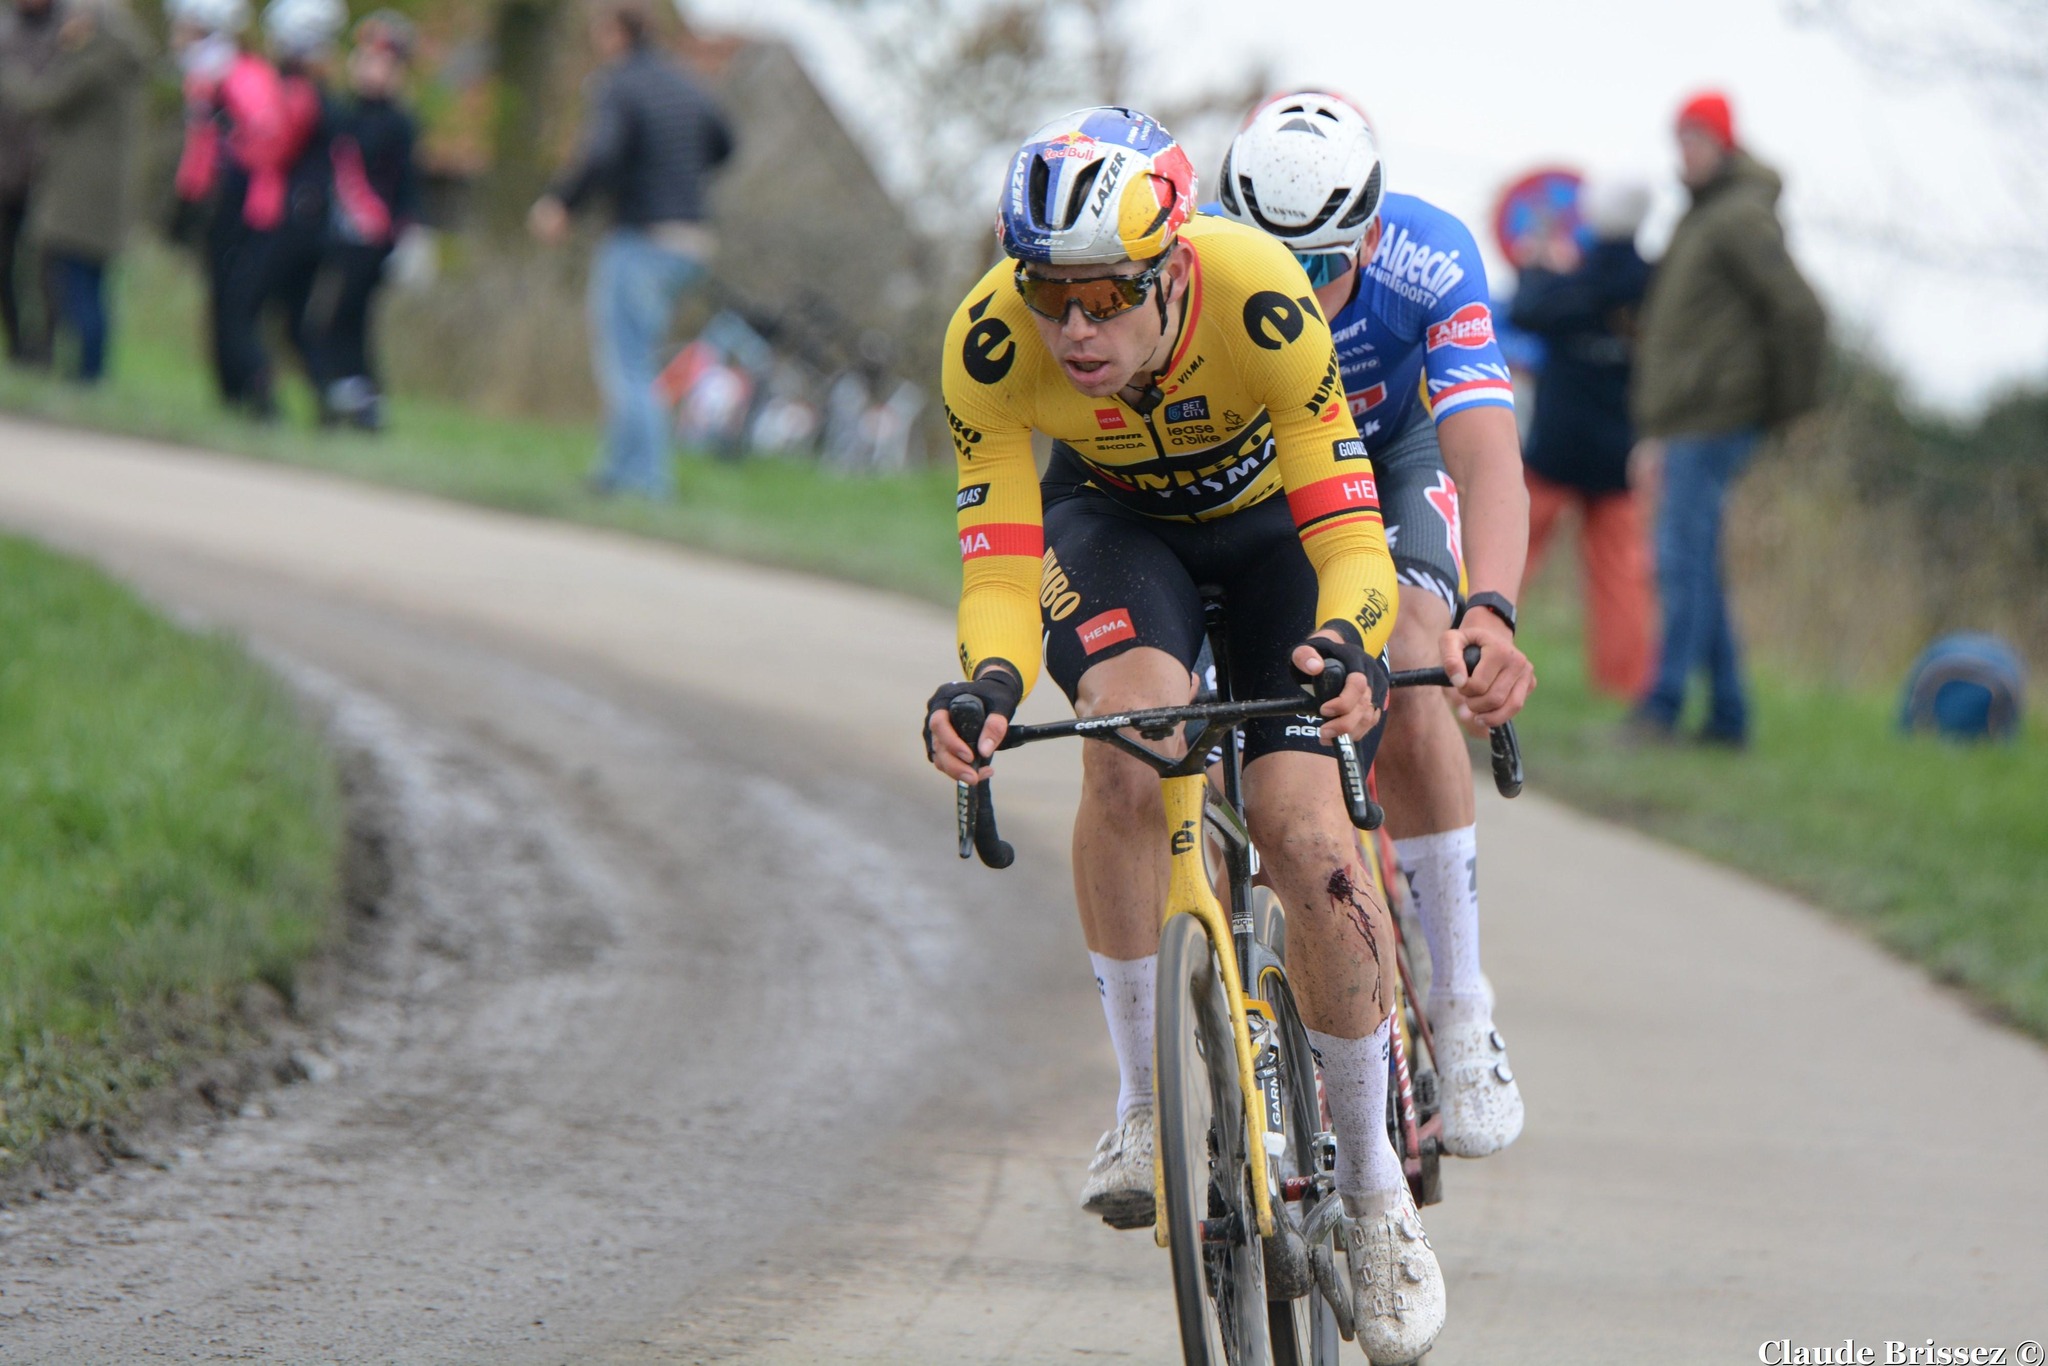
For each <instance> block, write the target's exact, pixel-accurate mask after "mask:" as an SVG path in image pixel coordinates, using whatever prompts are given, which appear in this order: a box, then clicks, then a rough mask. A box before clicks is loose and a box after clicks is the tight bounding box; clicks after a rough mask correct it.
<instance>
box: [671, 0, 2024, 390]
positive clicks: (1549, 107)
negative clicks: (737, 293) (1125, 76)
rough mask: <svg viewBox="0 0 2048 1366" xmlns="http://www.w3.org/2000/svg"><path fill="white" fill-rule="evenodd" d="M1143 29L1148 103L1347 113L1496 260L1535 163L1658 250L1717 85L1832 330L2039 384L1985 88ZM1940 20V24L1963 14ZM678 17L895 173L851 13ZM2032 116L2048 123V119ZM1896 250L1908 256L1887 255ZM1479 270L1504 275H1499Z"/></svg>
mask: <svg viewBox="0 0 2048 1366" xmlns="http://www.w3.org/2000/svg"><path fill="white" fill-rule="evenodd" d="M1133 9H1134V13H1135V15H1136V16H1137V18H1138V24H1137V30H1138V31H1140V32H1142V33H1144V34H1146V35H1147V37H1146V39H1145V41H1144V42H1142V43H1141V44H1140V45H1139V64H1138V68H1137V70H1136V71H1135V72H1134V75H1133V79H1134V86H1135V89H1134V91H1133V95H1132V98H1133V99H1134V100H1136V101H1137V102H1138V103H1140V104H1143V103H1144V102H1146V100H1147V99H1148V98H1149V99H1161V98H1170V97H1172V96H1173V95H1174V94H1176V93H1179V92H1183V91H1185V90H1187V89H1189V88H1191V87H1194V86H1197V85H1200V84H1202V83H1204V82H1209V81H1214V80H1217V79H1220V78H1224V77H1227V76H1228V75H1229V74H1231V73H1232V72H1234V71H1239V70H1243V69H1244V68H1246V67H1247V66H1249V65H1251V64H1253V63H1255V62H1256V61H1258V60H1261V59H1263V60H1264V61H1265V62H1266V63H1267V64H1268V65H1270V67H1271V69H1272V70H1273V71H1274V72H1275V73H1276V76H1277V79H1278V81H1279V82H1280V84H1281V85H1283V86H1288V85H1321V86H1325V87H1328V88H1332V89H1337V90H1342V91H1345V92H1347V93H1349V94H1351V95H1353V96H1354V97H1355V98H1356V99H1358V100H1359V101H1360V102H1361V103H1362V104H1363V105H1364V106H1365V107H1366V109H1367V111H1368V112H1369V113H1371V115H1372V116H1373V119H1374V122H1375V124H1376V125H1377V126H1378V128H1379V131H1380V134H1381V141H1382V144H1383V152H1384V155H1385V158H1386V163H1387V174H1388V184H1389V186H1390V187H1391V188H1393V189H1397V190H1402V191H1406V192H1408V193H1412V194H1419V195H1422V196H1423V197H1425V198H1428V199H1431V200H1433V201H1435V202H1436V203H1438V204H1440V205H1442V206H1443V207H1444V208H1447V209H1450V210H1451V211H1453V212H1455V213H1457V214H1459V215H1461V216H1462V217H1464V218H1465V220H1466V222H1467V223H1468V224H1469V225H1470V226H1471V227H1472V229H1473V231H1474V233H1475V234H1476V235H1478V236H1479V238H1480V241H1481V244H1482V246H1484V247H1485V248H1486V249H1487V250H1488V251H1489V252H1492V251H1493V243H1492V240H1491V238H1492V233H1491V230H1490V228H1489V227H1488V226H1487V225H1488V223H1489V222H1490V214H1491V208H1492V205H1493V202H1494V198H1495V196H1496V194H1497V193H1498V191H1499V188H1500V186H1501V185H1502V184H1504V183H1505V182H1506V181H1508V180H1510V179H1512V178H1513V177H1514V176H1515V175H1517V174H1519V173H1521V172H1523V171H1526V170H1529V169H1532V168H1534V167H1536V166H1539V165H1546V164H1564V165H1571V166H1577V167H1581V168H1588V169H1602V170H1608V171H1622V172H1632V173H1637V174H1640V175H1642V176H1643V177H1644V178H1645V179H1647V180H1649V181H1651V182H1652V183H1653V184H1655V185H1657V186H1658V187H1659V188H1660V190H1661V192H1662V197H1661V199H1660V212H1659V214H1658V215H1657V217H1656V218H1653V221H1652V224H1651V226H1650V228H1649V229H1648V230H1647V231H1646V234H1645V240H1646V242H1647V243H1649V244H1651V245H1655V244H1656V243H1657V242H1658V241H1659V240H1660V239H1661V236H1662V234H1663V233H1665V232H1668V231H1669V224H1670V222H1671V220H1672V219H1673V218H1675V216H1676V214H1677V213H1678V212H1679V210H1680V209H1681V208H1682V204H1683V200H1682V195H1681V192H1680V190H1679V188H1678V185H1677V182H1676V179H1675V176H1674V170H1675V159H1676V158H1675V151H1674V149H1673V146H1672V142H1671V137H1670V121H1671V115H1672V112H1673V111H1674V110H1675V109H1676V107H1677V105H1678V103H1679V102H1680V101H1681V100H1682V99H1683V97H1685V96H1686V95H1688V94H1690V93H1692V92H1694V91H1695V90H1697V89H1700V88H1702V87H1706V86H1714V87H1718V88H1720V89H1722V90H1724V91H1726V92H1727V93H1728V95H1729V96H1730V98H1731V100H1732V101H1733V103H1734V106H1735V112H1736V126H1737V132H1738V135H1739V136H1741V137H1742V138H1743V140H1744V141H1745V142H1746V143H1747V144H1748V145H1749V146H1750V147H1751V149H1752V150H1754V151H1755V152H1756V153H1757V155H1759V156H1760V157H1762V158H1763V159H1764V160H1765V161H1766V162H1769V163H1770V164H1772V165H1774V166H1775V167H1777V169H1778V170H1779V171H1781V172H1782V173H1783V174H1784V176H1785V180H1786V194H1785V200H1784V204H1783V209H1784V213H1785V216H1786V219H1787V221H1788V223H1789V225H1790V230H1791V233H1792V242H1793V250H1794V253H1795V254H1796V255H1797V256H1798V258H1799V260H1800V261H1801V263H1802V264H1803V265H1804V266H1805V267H1806V268H1807V270H1808V272H1809V274H1810V275H1811V277H1812V278H1813V279H1814V281H1815V283H1816V284H1817V286H1818V287H1819V288H1820V290H1821V292H1822V294H1823V296H1824V297H1825V298H1826V299H1827V300H1828V302H1829V304H1830V305H1831V307H1832V309H1833V311H1834V314H1835V318H1836V322H1837V325H1838V327H1840V328H1841V329H1842V330H1843V331H1844V332H1845V333H1847V334H1848V335H1851V336H1852V337H1860V338H1863V339H1864V340H1865V341H1866V342H1867V343H1868V344H1869V345H1871V346H1872V347H1874V348H1875V349H1876V350H1878V351H1879V352H1880V353H1881V354H1882V355H1883V356H1885V357H1886V359H1887V360H1889V361H1890V362H1891V363H1892V364H1893V366H1894V367H1895V368H1896V369H1898V370H1899V371H1900V372H1901V373H1902V374H1903V375H1904V376H1905V378H1906V379H1907V381H1908V384H1909V385H1910V387H1911V390H1912V392H1913V393H1914V394H1915V395H1916V396H1917V397H1918V398H1920V399H1921V400H1922V401H1924V402H1927V403H1929V404H1933V405H1937V406H1940V407H1944V408H1948V409H1952V410H1961V411H1968V410H1970V409H1973V408H1976V407H1978V406H1981V404H1982V403H1983V402H1984V401H1985V400H1986V399H1987V398H1988V397H1990V396H1991V395H1992V394H1994V393H1995V392H1996V391H1997V390H1998V389H1999V388H2001V387H2003V386H2007V385H2011V384H2013V383H2015V382H2018V381H2022V380H2027V379H2048V276H2044V275H2042V274H2040V273H2036V274H2034V275H2031V276H2029V275H2026V274H2023V273H2015V267H2014V265H2013V263H2011V262H2010V261H2000V260H1998V259H1996V257H1997V255H1998V253H2001V252H2003V251H2006V250H2009V249H2011V248H2013V247H2014V246H2015V245H2018V244H2025V245H2027V246H2029V247H2038V244H2040V243H2042V242H2044V241H2048V232H2044V231H2043V229H2042V227H2041V226H2040V225H2039V223H2038V221H2030V219H2029V216H2028V215H2027V214H2025V213H2024V212H2023V209H2022V206H2023V204H2024V203H2025V202H2026V200H2027V195H2026V194H2025V193H2024V192H2023V190H2022V189H2020V188H2016V187H2022V186H2024V185H2025V184H2026V183H2027V182H2026V181H2025V180H2024V179H2023V177H2026V176H2030V177H2032V180H2031V185H2032V188H2033V190H2034V191H2035V192H2036V194H2037V197H2042V198H2048V161H2044V159H2043V153H2042V152H2041V151H2040V150H2038V148H2039V146H2040V144H2039V141H2038V138H2039V135H2040V133H2041V131H2042V129H2041V126H2040V124H2041V120H2040V119H2039V118H2035V119H2033V120H2031V121H2025V120H2016V119H2015V118H2014V117H2013V116H2012V110H2011V109H2010V108H1995V107H1994V106H1993V104H1992V103H1991V102H1990V100H1989V98H1988V97H1987V95H1986V93H1985V89H1984V86H1983V83H1982V82H1976V83H1971V82H1967V81H1962V80H1955V81H1942V80H1930V79H1924V78H1918V79H1910V80H1909V79H1904V78H1901V77H1899V76H1897V75H1893V74H1886V73H1883V72H1880V71H1876V70H1873V69H1872V68H1871V67H1870V66H1869V65H1868V64H1866V63H1865V62H1864V61H1862V60H1859V59H1858V58H1857V57H1856V56H1855V55H1853V54H1852V53H1851V52H1850V50H1849V49H1848V47H1847V46H1846V45H1845V44H1844V43H1843V42H1842V40H1841V39H1840V37H1839V36H1838V35H1836V34H1835V33H1833V32H1831V31H1829V30H1828V29H1825V28H1823V27H1819V26H1815V25H1811V24H1802V23H1800V22H1797V21H1796V20H1795V18H1794V17H1792V15H1791V14H1790V13H1789V12H1788V11H1789V10H1790V9H1791V4H1790V3H1788V0H1714V3H1711V4H1690V3H1686V4H1670V3H1650V4H1646V3H1643V0H1575V3H1572V4H1570V5H1554V6H1537V5H1530V4H1528V3H1526V0H1523V2H1522V3H1510V0H1463V3H1460V4H1458V5H1456V6H1446V5H1432V4H1425V3H1417V2H1416V0H1410V2H1409V3H1406V4H1400V5H1390V4H1384V3H1371V2H1369V3H1358V2H1357V0H1348V2H1347V0H1263V3H1260V4H1258V5H1256V6H1253V5H1250V4H1246V3H1243V0H1134V5H1133ZM1938 9H1939V11H1940V12H1941V13H1942V14H1943V15H1944V16H1948V20H1947V21H1952V19H1953V16H1954V15H1955V14H1956V13H1957V12H1958V11H1961V10H1967V9H1968V3H1967V0H1966V2H1965V3H1963V4H1961V5H1959V6H1941V7H1938ZM685 10H686V12H687V13H688V14H689V15H690V16H691V17H692V18H693V19H694V20H696V21H697V22H700V23H703V24H705V25H707V26H716V27H721V28H725V27H731V28H746V29H755V30H766V31H769V32H774V33H778V34H780V35H782V36H785V37H787V38H789V39H790V40H791V41H792V42H794V43H795V44H796V46H797V48H798V50H799V52H800V53H802V55H803V56H804V57H805V59H806V61H807V63H808V64H809V65H810V67H811V69H812V70H813V72H814V73H815V74H816V76H817V77H818V79H819V80H820V82H821V83H822V84H823V85H824V86H825V88H826V93H827V94H828V96H830V97H831V98H832V99H833V101H834V104H835V105H836V106H837V107H838V108H839V110H840V112H841V114H842V116H843V117H844V118H845V119H846V120H847V122H848V123H849V125H850V126H852V127H853V129H854V131H855V132H856V135H864V136H865V140H866V141H867V142H868V144H869V145H870V147H871V148H872V149H874V150H875V152H876V154H877V159H878V161H880V162H881V163H882V164H883V169H884V172H885V174H887V173H888V172H889V170H890V167H889V165H888V158H889V152H888V147H889V145H890V141H891V140H890V139H889V137H888V130H889V129H890V128H891V127H892V126H894V125H895V121H896V120H898V119H901V118H904V117H909V116H913V115H911V113H910V111H906V110H903V109H901V108H900V107H899V106H896V105H894V104H892V94H891V92H889V91H887V90H884V89H879V88H877V86H876V85H875V83H874V81H873V77H872V73H871V72H870V71H869V70H868V69H867V67H866V66H865V64H864V63H863V62H861V61H860V59H859V57H858V52H859V46H858V43H857V42H854V41H851V40H850V39H849V35H848V31H847V30H846V28H845V27H844V23H845V21H844V19H843V11H841V10H838V9H835V8H833V7H831V6H830V5H828V4H824V3H821V0H685ZM1567 15H1568V16H1569V18H1566V17H1563V16H1567ZM2037 36H2038V35H2037ZM2036 98H2037V99H2039V100H2040V101H2041V102H2042V104H2043V105H2048V95H2037V96H2036ZM2038 108H2039V106H2037V110H2038ZM1059 112H1060V110H1058V109H1056V108H1048V109H1047V110H1046V111H1045V113H1046V115H1047V116H1048V117H1049V116H1051V115H1053V114H1057V113H1059ZM2029 122H2030V123H2031V126H2030V127H2029V126H2028V124H2029ZM1028 131H1029V130H1028V129H1021V128H1020V129H1019V130H1018V133H1019V136H1020V138H1021V136H1022V135H1023V134H1024V133H1025V132H1028ZM2030 132H2031V134H2032V135H2033V136H2032V137H2029V133H2030ZM897 145H900V142H899V143H898V144H897ZM1189 150H1190V152H1191V153H1192V154H1193V155H1194V156H1195V157H1196V165H1197V169H1198V170H1200V171H1201V173H1202V174H1203V177H1204V180H1205V182H1206V181H1207V180H1209V179H1211V178H1213V175H1214V171H1215V162H1216V160H1217V159H1218V154H1219V153H1220V151H1221V148H1220V147H1210V146H1206V145H1203V143H1202V142H1200V141H1196V142H1195V143H1194V145H1192V146H1191V147H1190V149H1189ZM1205 188H1206V187H1205ZM995 189H996V187H995V185H994V184H993V183H992V184H991V185H990V186H989V187H987V193H988V198H989V201H990V205H991V209H993V205H994V197H995ZM1888 238H1893V239H1897V244H1895V245H1883V244H1882V243H1883V241H1884V240H1885V239H1888ZM2043 250H2044V253H2048V249H2043ZM1490 268H1491V269H1494V270H1496V271H1499V270H1502V269H1503V268H1502V267H1501V266H1500V263H1499V262H1498V261H1497V260H1496V261H1494V262H1493V263H1492V264H1491V267H1490ZM2037 269H2038V267H2037Z"/></svg>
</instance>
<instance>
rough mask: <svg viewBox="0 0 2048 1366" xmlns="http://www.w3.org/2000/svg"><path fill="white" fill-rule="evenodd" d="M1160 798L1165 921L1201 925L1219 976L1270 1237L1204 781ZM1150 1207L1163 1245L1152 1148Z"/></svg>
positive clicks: (1178, 786) (1257, 1193)
mask: <svg viewBox="0 0 2048 1366" xmlns="http://www.w3.org/2000/svg"><path fill="white" fill-rule="evenodd" d="M1159 790H1160V795H1161V796H1162V797H1163V798H1165V801H1166V829H1167V839H1168V850H1169V852H1170V854H1171V857H1172V863H1171V865H1170V866H1171V870H1172V871H1171V879H1170V881H1169V882H1168V884H1167V889H1166V916H1165V917H1163V918H1162V921H1161V923H1162V924H1163V923H1164V921H1165V919H1170V918H1171V917H1173V916H1175V915H1178V914H1181V913H1183V912H1185V913H1186V914H1188V915H1192V916H1194V917H1195V919H1197V920H1199V921H1201V922H1202V928H1203V929H1204V930H1205V931H1206V932H1207V933H1208V936H1209V948H1210V951H1211V952H1212V953H1214V954H1215V957H1216V965H1217V971H1218V972H1220V973H1222V974H1223V998H1224V1000H1225V1002H1227V1003H1228V1005H1229V1008H1230V1034H1231V1038H1232V1040H1233V1041H1234V1042H1235V1043H1236V1046H1237V1081H1238V1086H1239V1088H1240V1090H1242V1092H1243V1104H1244V1126H1245V1143H1246V1146H1247V1148H1248V1149H1249V1151H1250V1154H1251V1157H1252V1160H1253V1161H1254V1162H1255V1163H1256V1164H1257V1168H1258V1170H1257V1177H1258V1179H1257V1180H1255V1181H1253V1182H1252V1210H1253V1212H1254V1213H1255V1214H1256V1215H1257V1216H1258V1232H1259V1236H1260V1237H1261V1238H1270V1237H1272V1236H1273V1200H1272V1194H1271V1192H1270V1191H1268V1190H1267V1187H1268V1186H1269V1185H1270V1184H1271V1182H1270V1181H1269V1180H1268V1178H1267V1170H1268V1167H1267V1164H1268V1156H1267V1149H1266V1097H1265V1094H1264V1088H1262V1087H1261V1086H1260V1085H1259V1078H1258V1073H1257V1066H1256V1061H1255V1058H1254V1055H1253V1052H1252V1037H1251V1028H1250V1025H1249V1024H1248V1023H1247V1021H1246V1018H1245V994H1244V983H1243V981H1242V980H1241V979H1240V978H1239V976H1238V971H1237V950H1236V946H1235V942H1234V940H1233V938H1232V935H1231V928H1230V919H1229V917H1227V916H1226V915H1224V913H1223V906H1222V904H1221V903H1220V902H1218V901H1217V900H1216V891H1215V889H1214V888H1213V887H1211V886H1210V885H1209V874H1208V869H1207V868H1206V867H1204V866H1203V861H1202V807H1203V803H1204V802H1205V801H1206V800H1207V793H1208V778H1207V777H1206V776H1204V775H1203V774H1201V773H1199V772H1198V773H1189V774H1182V775H1179V776H1175V777H1163V778H1161V780H1160V783H1159ZM1152 1188H1153V1196H1154V1203H1153V1208H1154V1209H1156V1210H1158V1211H1159V1217H1158V1218H1157V1219H1156V1220H1155V1221H1154V1223H1153V1228H1152V1237H1153V1241H1154V1242H1156V1243H1157V1244H1158V1245H1159V1246H1160V1247H1165V1246H1166V1237H1167V1235H1166V1168H1165V1166H1164V1165H1163V1164H1162V1163H1161V1162H1160V1160H1159V1154H1158V1150H1157V1148H1156V1147H1155V1149H1154V1150H1153V1155H1152Z"/></svg>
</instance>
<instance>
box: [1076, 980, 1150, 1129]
mask: <svg viewBox="0 0 2048 1366" xmlns="http://www.w3.org/2000/svg"><path fill="white" fill-rule="evenodd" d="M1088 959H1089V961H1090V962H1092V963H1094V964H1095V989H1096V990H1097V991H1099V992H1101V993H1102V1013H1103V1015H1104V1016H1106V1017H1107V1018H1108V1020H1109V1046H1110V1047H1111V1048H1114V1049H1115V1050H1116V1066H1117V1071H1118V1072H1119V1073H1120V1074H1121V1075H1122V1077H1123V1085H1122V1086H1121V1087H1120V1088H1119V1089H1118V1091H1117V1094H1116V1122H1117V1123H1119V1124H1121V1123H1123V1122H1124V1116H1125V1115H1127V1114H1129V1113H1130V1112H1131V1107H1132V1106H1134V1105H1150V1104H1151V1103H1152V1010H1153V1002H1154V1001H1155V999H1156V998H1157V992H1158V987H1157V982H1158V978H1159V955H1158V954H1156V953H1154V954H1149V955H1147V956H1146V957H1144V958H1108V957H1105V956H1103V955H1102V954H1099V953H1094V952H1091V953H1089V955H1088Z"/></svg>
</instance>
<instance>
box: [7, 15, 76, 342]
mask: <svg viewBox="0 0 2048 1366" xmlns="http://www.w3.org/2000/svg"><path fill="white" fill-rule="evenodd" d="M61 22H62V21H61V19H60V16H59V15H58V13H57V6H56V4H55V0H14V4H13V6H12V7H10V8H7V9H0V67H9V68H13V69H15V70H18V71H21V72H24V73H25V74H27V75H30V76H39V75H41V74H42V73H43V72H44V71H46V70H48V69H49V66H50V63H51V61H53V60H54V59H55V58H56V55H57V33H58V29H59V27H60V25H61ZM36 151H37V147H36V125H35V120H34V119H33V118H31V117H30V116H29V115H27V114H25V113H21V112H19V111H17V110H15V109H13V108H12V107H10V106H8V105H5V104H0V330H4V331H5V333H6V337H7V359H9V360H10V361H13V362H14V363H15V364H17V365H21V364H34V363H38V362H40V361H42V360H43V359H44V355H43V337H44V332H45V329H46V327H47V325H48V319H49V315H50V314H51V313H53V312H55V311H56V310H55V309H53V308H51V307H50V306H49V305H48V304H47V303H46V304H45V305H44V308H43V310H42V315H41V316H40V317H38V316H36V315H35V314H34V313H33V312H29V313H24V312H23V310H22V306H21V305H22V294H21V290H22V286H23V284H24V282H26V281H30V280H35V281H38V282H40V281H41V279H42V271H41V269H40V268H39V266H38V263H37V261H36V259H35V252H34V251H33V250H32V249H31V243H30V240H29V235H28V208H29V186H30V185H31V184H32V183H33V182H34V179H35V170H36Z"/></svg>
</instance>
